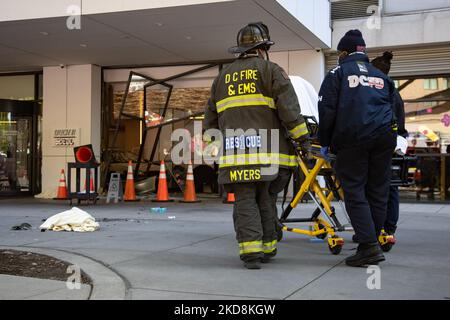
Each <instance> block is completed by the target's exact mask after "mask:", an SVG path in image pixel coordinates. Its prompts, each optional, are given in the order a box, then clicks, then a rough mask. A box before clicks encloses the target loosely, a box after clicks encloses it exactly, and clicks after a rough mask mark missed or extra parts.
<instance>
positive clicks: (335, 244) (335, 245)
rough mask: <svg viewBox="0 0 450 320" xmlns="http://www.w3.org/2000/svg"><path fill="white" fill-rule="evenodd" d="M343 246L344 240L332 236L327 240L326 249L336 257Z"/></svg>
mask: <svg viewBox="0 0 450 320" xmlns="http://www.w3.org/2000/svg"><path fill="white" fill-rule="evenodd" d="M343 246H344V239H342V238H339V237H338V236H332V237H330V238H328V249H330V252H331V253H332V254H334V255H338V254H340V253H341V251H342V247H343Z"/></svg>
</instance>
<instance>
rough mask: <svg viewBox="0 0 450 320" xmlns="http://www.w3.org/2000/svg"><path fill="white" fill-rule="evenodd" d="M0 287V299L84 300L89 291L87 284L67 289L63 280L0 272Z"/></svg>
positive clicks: (89, 287)
mask: <svg viewBox="0 0 450 320" xmlns="http://www.w3.org/2000/svg"><path fill="white" fill-rule="evenodd" d="M0 288H1V289H0V300H6V299H7V300H55V299H58V300H86V299H88V298H89V295H90V292H91V286H90V285H87V284H81V285H80V288H79V289H72V290H69V289H68V288H67V286H66V283H65V282H63V281H56V280H45V279H37V278H27V277H16V276H9V275H4V274H0Z"/></svg>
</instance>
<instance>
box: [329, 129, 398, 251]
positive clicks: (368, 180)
mask: <svg viewBox="0 0 450 320" xmlns="http://www.w3.org/2000/svg"><path fill="white" fill-rule="evenodd" d="M395 145H396V134H394V133H391V132H388V133H386V134H383V135H381V136H379V137H378V138H377V139H374V140H370V141H368V142H367V143H366V144H364V145H361V146H358V147H355V148H347V149H341V150H339V151H338V152H337V158H336V165H335V170H336V174H337V176H338V178H339V180H340V181H341V184H342V188H343V189H344V197H345V207H346V209H347V213H348V215H349V217H350V220H351V223H352V226H353V228H354V230H355V234H356V237H357V238H358V239H359V240H358V242H359V243H373V242H377V241H378V235H379V234H380V233H381V229H382V228H383V225H384V222H385V220H386V210H387V202H388V195H389V186H390V180H391V162H392V154H393V152H394V148H395Z"/></svg>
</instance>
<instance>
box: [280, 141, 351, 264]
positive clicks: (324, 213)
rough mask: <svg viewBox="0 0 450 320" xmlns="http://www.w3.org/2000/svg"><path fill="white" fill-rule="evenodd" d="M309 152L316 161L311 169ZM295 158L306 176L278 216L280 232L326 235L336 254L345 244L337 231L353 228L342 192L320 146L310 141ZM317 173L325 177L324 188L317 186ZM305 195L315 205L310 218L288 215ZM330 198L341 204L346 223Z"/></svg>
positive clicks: (322, 237) (320, 237)
mask: <svg viewBox="0 0 450 320" xmlns="http://www.w3.org/2000/svg"><path fill="white" fill-rule="evenodd" d="M312 142H313V141H312ZM308 154H312V159H314V160H315V164H314V166H313V167H312V168H311V169H310V168H308V165H307V160H309V156H308ZM297 161H298V164H299V167H300V169H301V170H302V172H303V174H304V175H305V180H304V181H303V183H302V184H301V186H300V189H299V191H298V192H297V194H296V195H295V197H294V198H293V199H292V200H291V202H290V203H289V205H288V206H287V207H286V208H285V209H284V210H283V212H282V214H281V216H280V218H279V219H278V223H279V228H280V229H279V230H281V233H282V231H288V232H293V233H297V234H303V235H306V236H310V237H317V238H319V239H325V238H327V243H328V248H329V250H330V252H331V253H332V254H334V255H337V254H339V253H340V252H341V250H342V247H343V245H344V239H343V238H342V237H340V236H338V235H337V232H344V231H349V232H352V231H353V228H352V227H351V226H350V225H349V223H350V220H349V219H348V216H347V213H346V211H345V207H344V205H343V200H344V195H343V191H342V189H341V187H340V183H339V181H338V179H337V177H336V176H335V174H334V171H333V169H332V167H331V164H330V163H329V162H328V161H326V160H325V159H324V158H323V157H321V156H320V146H319V145H317V144H316V145H314V144H313V145H312V147H311V150H309V152H297ZM318 176H323V177H324V179H325V182H326V186H325V187H321V186H320V184H319V182H318V180H317V178H318ZM306 194H308V195H309V196H310V197H311V199H312V200H313V202H314V203H315V204H316V209H315V210H314V212H313V213H312V215H311V216H310V217H309V218H289V215H290V214H291V212H292V210H293V209H294V208H295V207H297V205H298V204H299V203H300V201H301V200H302V199H303V197H304V196H305V195H306ZM333 200H337V201H338V203H339V204H340V207H341V208H342V210H343V211H344V213H345V216H346V217H347V220H348V222H349V223H348V224H342V223H341V222H340V221H339V219H338V218H337V216H336V212H335V208H334V207H333V206H332V205H331V202H332V201H333ZM287 223H310V226H309V229H302V228H293V227H288V226H286V224H287ZM281 237H282V235H279V238H281Z"/></svg>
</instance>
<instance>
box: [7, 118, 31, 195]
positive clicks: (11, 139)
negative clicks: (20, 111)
mask: <svg viewBox="0 0 450 320" xmlns="http://www.w3.org/2000/svg"><path fill="white" fill-rule="evenodd" d="M31 131H32V119H31V117H24V116H16V115H14V114H13V113H12V112H0V192H7V193H14V192H29V191H30V187H31V186H30V180H31V176H30V174H31V149H32V148H31V143H32V140H31Z"/></svg>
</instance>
